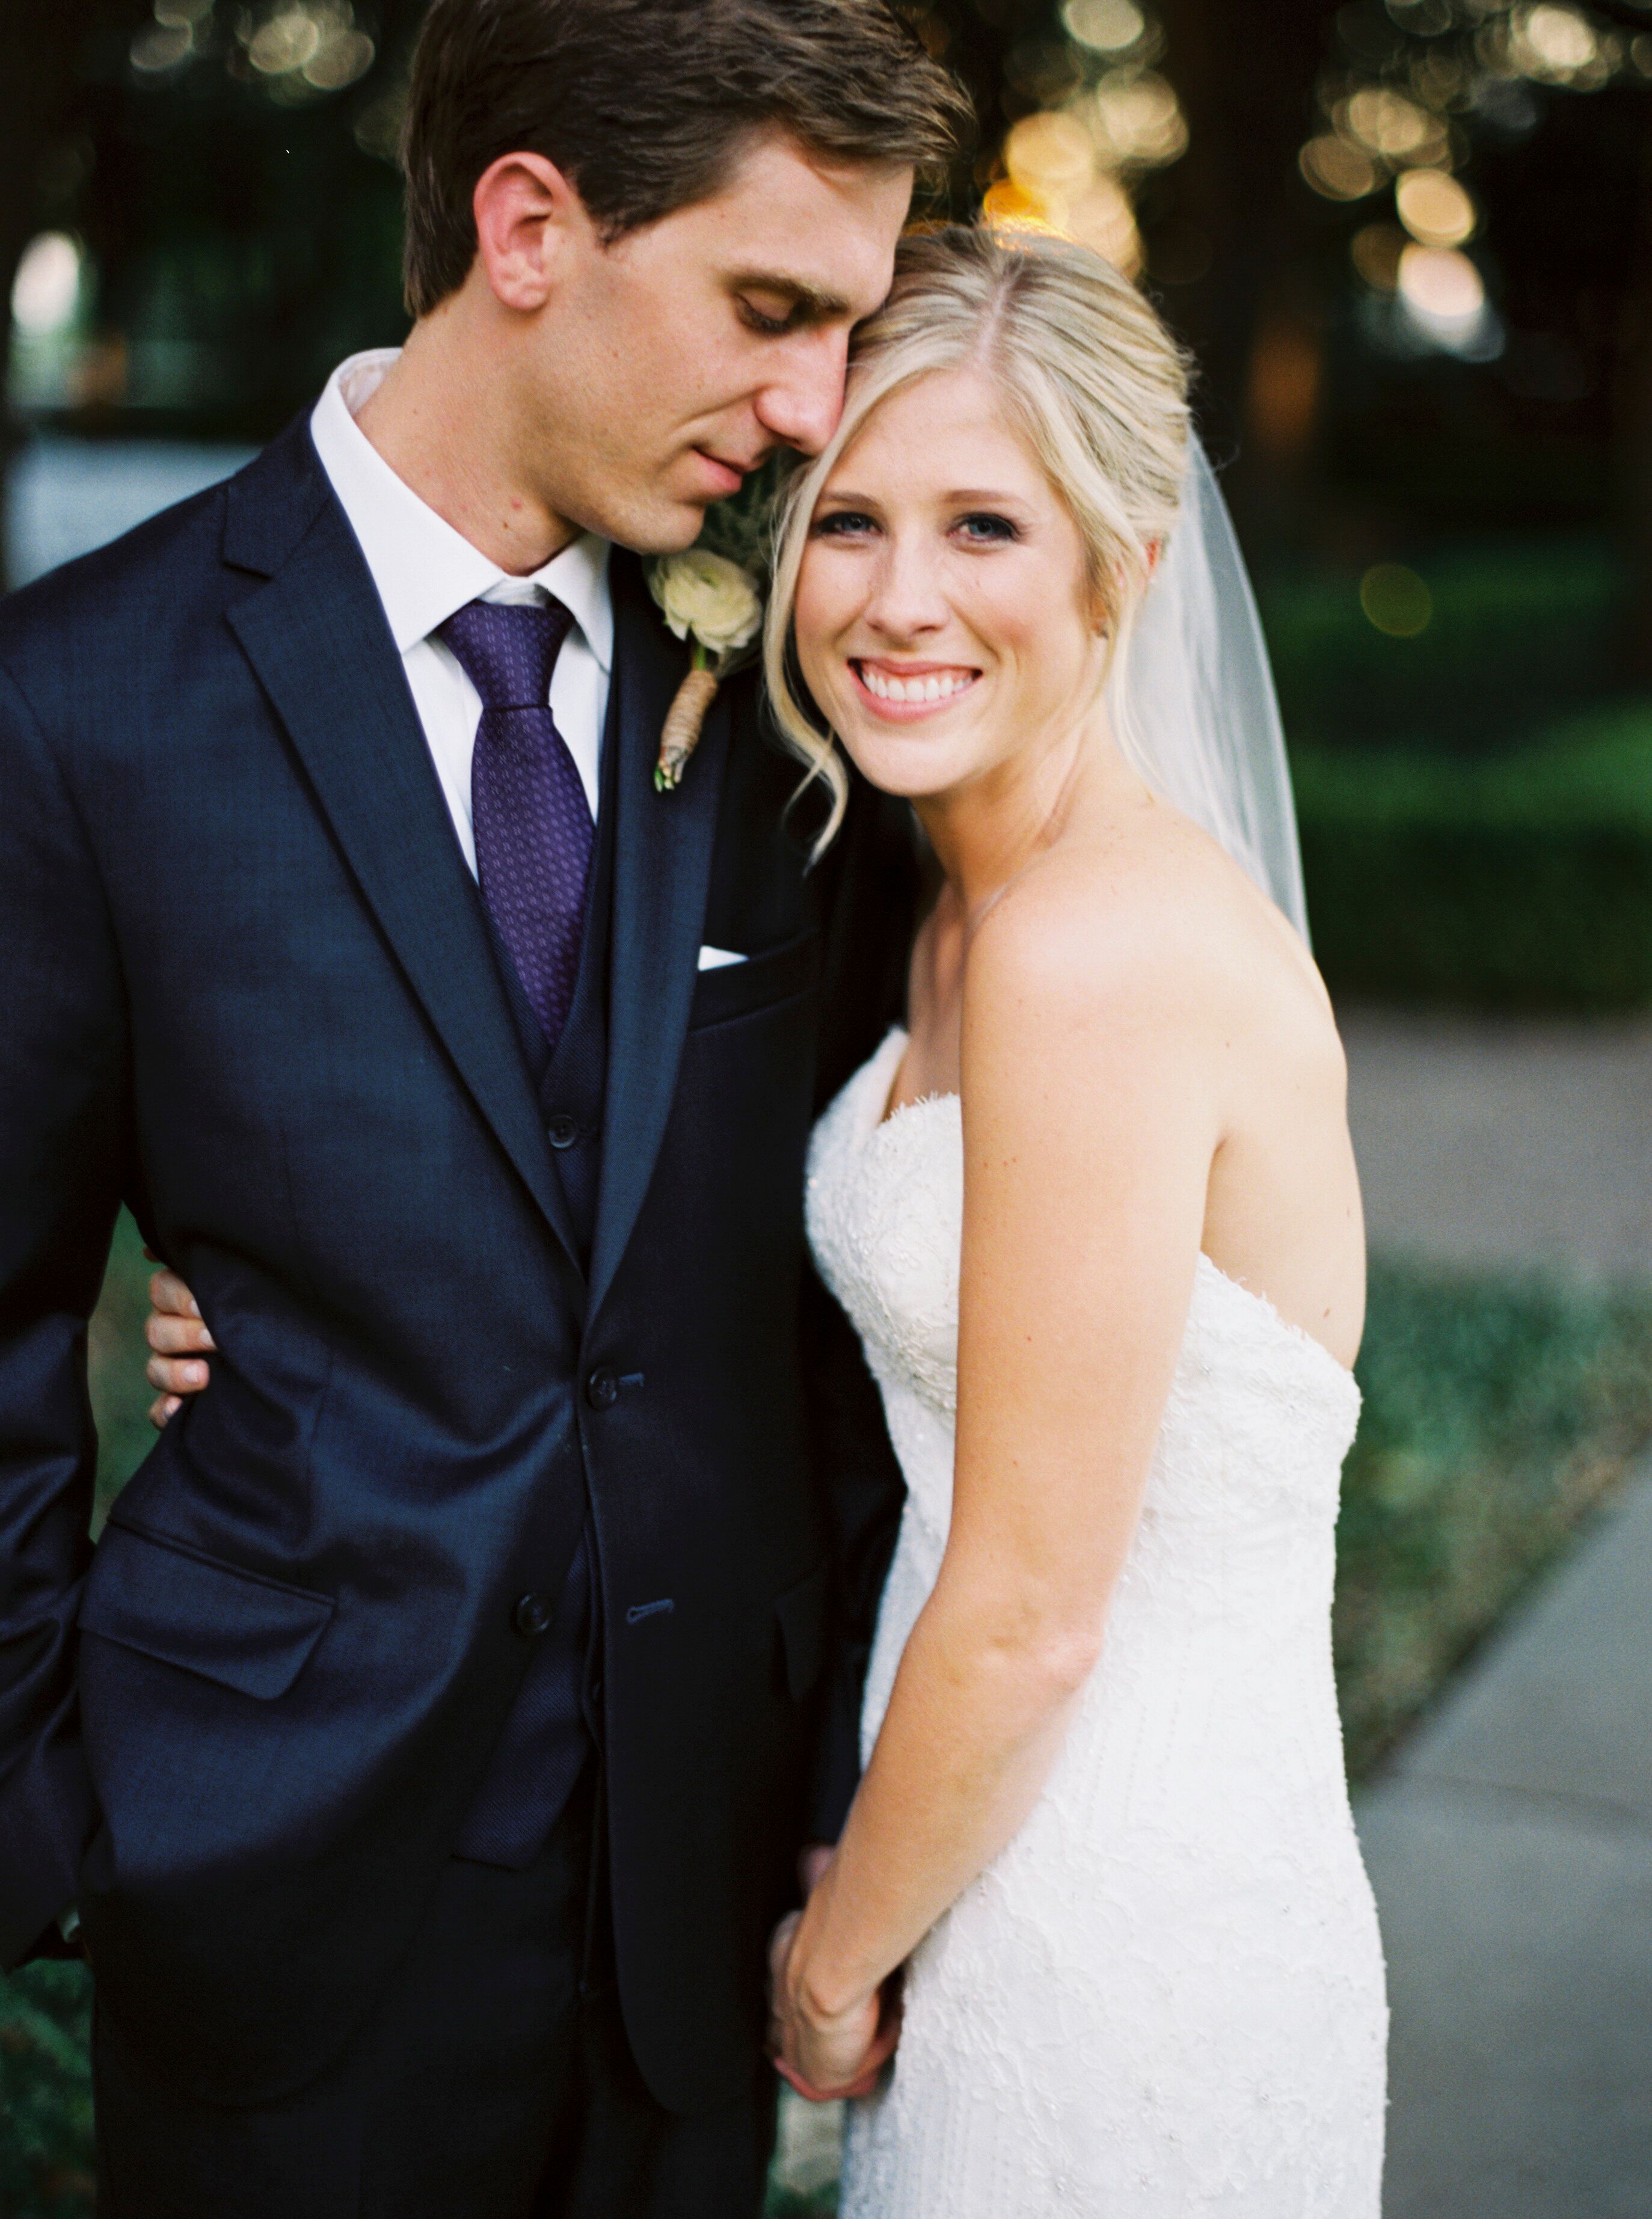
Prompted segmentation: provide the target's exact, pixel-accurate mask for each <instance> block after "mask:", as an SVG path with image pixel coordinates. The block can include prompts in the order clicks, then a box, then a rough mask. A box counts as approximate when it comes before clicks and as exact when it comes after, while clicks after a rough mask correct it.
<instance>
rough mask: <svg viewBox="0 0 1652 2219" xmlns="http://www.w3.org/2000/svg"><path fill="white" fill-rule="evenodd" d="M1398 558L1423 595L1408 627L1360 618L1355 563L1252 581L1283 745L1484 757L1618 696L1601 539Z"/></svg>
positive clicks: (1611, 558)
mask: <svg viewBox="0 0 1652 2219" xmlns="http://www.w3.org/2000/svg"><path fill="white" fill-rule="evenodd" d="M1401 560H1402V561H1403V562H1404V563H1406V564H1407V566H1408V567H1410V568H1412V569H1413V570H1414V572H1415V574H1416V575H1418V576H1419V577H1420V578H1421V579H1422V581H1423V583H1424V585H1425V587H1426V589H1427V594H1428V597H1429V600H1430V602H1431V604H1432V608H1431V612H1430V614H1429V617H1428V621H1427V622H1426V624H1425V626H1424V628H1423V629H1422V631H1419V632H1418V633H1416V634H1415V635H1413V637H1407V638H1396V637H1394V636H1393V635H1392V634H1391V633H1388V632H1383V631H1378V630H1377V629H1376V626H1375V625H1373V624H1372V623H1371V622H1370V620H1369V618H1368V617H1367V616H1366V614H1365V612H1364V609H1363V606H1362V605H1361V601H1360V581H1361V576H1362V572H1361V571H1360V570H1359V569H1356V568H1353V567H1349V568H1347V569H1332V568H1330V567H1327V566H1325V565H1320V566H1319V567H1316V568H1315V569H1311V570H1310V569H1281V570H1276V571H1275V572H1273V573H1272V574H1270V575H1264V576H1262V577H1259V578H1258V581H1257V599H1258V605H1259V606H1260V608H1261V612H1262V619H1263V625H1264V629H1265V630H1266V632H1267V635H1268V646H1269V650H1270V654H1271V656H1272V659H1273V667H1274V675H1275V679H1276V682H1277V685H1278V688H1279V699H1280V705H1281V708H1282V711H1283V713H1284V718H1285V730H1287V732H1288V733H1289V735H1290V738H1291V742H1292V744H1293V746H1304V747H1313V748H1325V749H1346V750H1349V751H1351V752H1355V753H1359V752H1363V751H1364V750H1366V749H1373V748H1375V749H1404V750H1407V751H1408V752H1413V753H1427V754H1434V755H1456V756H1464V755H1473V756H1481V757H1487V756H1493V755H1501V754H1506V753H1509V752H1511V751H1512V750H1515V749H1520V748H1523V747H1527V746H1530V745H1531V744H1532V743H1533V742H1534V741H1535V740H1537V738H1538V737H1540V736H1541V735H1542V734H1543V732H1544V731H1545V730H1548V729H1549V728H1550V727H1551V726H1553V725H1554V724H1556V722H1557V721H1558V720H1559V719H1560V718H1563V717H1566V716H1568V715H1572V714H1575V713H1577V712H1580V711H1586V710H1593V709H1594V708H1596V707H1599V706H1603V705H1607V704H1608V703H1610V701H1611V700H1612V698H1613V697H1614V695H1615V694H1616V693H1621V691H1622V687H1623V680H1622V677H1621V670H1622V654H1621V644H1622V636H1623V632H1624V629H1625V620H1624V608H1625V603H1626V600H1627V590H1626V585H1625V581H1624V570H1623V565H1622V563H1621V560H1620V559H1619V557H1618V554H1617V552H1616V550H1615V549H1614V548H1613V546H1612V543H1611V541H1610V540H1609V539H1607V538H1605V536H1604V535H1601V534H1593V533H1575V534H1565V533H1557V532H1545V533H1543V534H1541V535H1540V536H1537V537H1536V538H1522V537H1520V536H1518V534H1510V535H1508V536H1506V537H1503V538H1496V539H1484V540H1464V541H1457V542H1455V543H1451V542H1447V543H1444V544H1438V545H1436V546H1433V547H1430V548H1426V549H1419V550H1415V551H1414V552H1411V553H1407V554H1404V555H1402V556H1401Z"/></svg>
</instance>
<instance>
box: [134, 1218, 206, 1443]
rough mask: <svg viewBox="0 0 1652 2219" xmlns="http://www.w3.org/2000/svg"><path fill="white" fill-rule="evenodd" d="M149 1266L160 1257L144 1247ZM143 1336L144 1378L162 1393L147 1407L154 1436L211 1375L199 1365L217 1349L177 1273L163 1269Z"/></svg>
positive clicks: (151, 1292)
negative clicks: (145, 1351)
mask: <svg viewBox="0 0 1652 2219" xmlns="http://www.w3.org/2000/svg"><path fill="white" fill-rule="evenodd" d="M144 1253H145V1255H146V1256H148V1257H149V1259H150V1261H151V1263H156V1262H158V1261H159V1259H158V1258H157V1257H155V1256H154V1255H152V1254H151V1252H150V1251H149V1250H148V1249H145V1251H144ZM144 1338H145V1339H146V1341H147V1342H148V1343H149V1346H150V1348H151V1349H152V1351H153V1353H152V1355H151V1357H150V1358H149V1362H148V1364H146V1367H145V1377H146V1378H147V1380H148V1382H149V1383H150V1385H151V1386H152V1387H158V1388H159V1389H160V1392H159V1394H158V1395H157V1396H156V1397H155V1399H154V1401H153V1402H152V1403H151V1404H150V1406H149V1422H150V1424H151V1425H152V1426H154V1428H155V1430H156V1432H157V1433H158V1432H159V1431H160V1430H161V1429H162V1427H163V1426H165V1424H166V1421H167V1420H168V1419H169V1418H171V1417H172V1416H173V1415H174V1414H176V1413H177V1410H178V1409H180V1408H182V1406H183V1397H184V1396H185V1395H198V1394H199V1393H200V1392H201V1389H202V1388H203V1387H204V1386H205V1385H206V1384H207V1383H208V1380H209V1379H210V1377H212V1374H211V1371H210V1368H209V1367H208V1365H207V1364H204V1363H202V1360H201V1359H202V1357H203V1356H204V1355H207V1354H209V1353H210V1352H211V1351H212V1350H213V1349H214V1347H215V1346H217V1344H216V1342H215V1341H214V1339H213V1337H212V1335H211V1334H210V1333H208V1331H207V1328H206V1327H205V1325H204V1324H203V1323H202V1317H201V1310H200V1307H199V1305H198V1304H197V1303H196V1298H195V1296H193V1295H192V1294H191V1293H190V1292H189V1289H188V1288H187V1287H186V1286H185V1285H184V1284H183V1280H182V1279H180V1278H179V1277H178V1276H177V1272H176V1271H167V1270H166V1269H165V1267H164V1266H163V1268H162V1269H161V1270H160V1271H157V1272H156V1274H155V1276H154V1277H153V1278H152V1279H151V1281H150V1282H149V1318H148V1321H147V1323H146V1325H145V1327H144Z"/></svg>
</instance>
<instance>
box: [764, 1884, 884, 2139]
mask: <svg viewBox="0 0 1652 2219" xmlns="http://www.w3.org/2000/svg"><path fill="white" fill-rule="evenodd" d="M802 1923H803V1913H802V1912H801V1911H793V1912H792V1914H791V1916H790V1917H789V1918H784V1919H782V1920H781V1922H780V1924H779V1926H777V1927H776V1929H775V1930H774V1938H773V1941H772V1942H770V1944H769V1995H770V2019H769V2054H770V2055H771V2057H773V2061H774V2065H775V2069H776V2070H777V2071H778V2072H779V2073H780V2074H781V2075H782V2076H783V2077H784V2078H785V2079H787V2080H789V2081H790V2082H791V2084H792V2086H793V2087H794V2088H795V2089H796V2090H797V2092H798V2094H799V2095H800V2096H805V2097H807V2098H808V2099H809V2101H810V2103H811V2104H827V2103H831V2102H834V2101H835V2099H836V2098H839V2097H842V2096H869V2095H870V2094H871V2093H872V2092H873V2089H874V2088H875V2087H876V2086H877V2085H878V2076H879V2073H881V2072H882V2071H883V2068H884V2067H885V2065H886V2064H887V2063H888V2061H889V2060H890V2058H891V2056H892V2055H893V2054H894V2051H895V2045H896V2043H897V2042H898V2041H899V2040H900V2033H901V2008H900V1985H899V1978H898V1975H897V1976H896V1977H895V1978H894V1979H892V1980H888V1981H885V1985H884V1987H883V1989H882V1991H881V1992H877V1993H874V1994H873V1995H871V1996H868V1997H866V1998H865V1999H864V2001H861V2002H859V2003H856V2004H853V2005H849V2006H848V2008H846V2009H845V2010H842V2011H835V2012H830V2013H827V2012H823V2011H820V2010H819V2009H818V2008H817V2007H811V2005H810V2004H809V2002H808V2000H807V1990H806V1987H805V1985H804V1980H803V1978H802V1971H803V1968H802V1966H801V1964H800V1962H799V1961H798V1950H797V1949H796V1947H795V1944H796V1942H797V1939H798V1928H799V1927H800V1925H801V1924H802Z"/></svg>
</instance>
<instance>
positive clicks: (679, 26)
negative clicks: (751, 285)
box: [402, 0, 972, 316]
mask: <svg viewBox="0 0 1652 2219" xmlns="http://www.w3.org/2000/svg"><path fill="white" fill-rule="evenodd" d="M971 122H972V111H971V109H970V105H969V101H968V98H967V96H966V94H965V92H964V91H963V90H962V88H961V87H960V85H959V84H958V83H957V81H956V80H955V79H954V78H953V77H952V76H950V75H949V74H948V72H947V71H945V70H944V69H942V68H941V65H940V64H939V63H937V62H935V61H933V60H931V59H930V58H929V56H928V53H926V52H925V51H924V49H923V47H922V45H921V43H920V42H919V40H918V39H917V37H916V34H914V32H913V31H912V30H911V29H910V28H909V26H908V25H907V24H906V23H905V22H904V21H903V20H902V19H901V18H900V16H898V15H897V13H896V12H895V9H894V8H893V7H892V6H891V5H890V4H889V0H433V5H432V8H431V10H430V13H429V15H428V16H426V17H425V26H424V29H423V31H422V32H421V33H420V35H419V47H418V51H417V53H416V54H415V56H414V59H413V84H412V90H411V93H410V96H409V100H408V108H407V127H406V132H405V134H404V138H403V146H402V152H403V160H404V165H405V168H406V172H407V252H406V264H405V268H406V279H407V307H408V309H409V312H410V313H411V314H413V315H415V316H422V315H424V314H426V313H427V312H428V311H429V310H430V309H432V308H434V307H435V306H436V304H437V302H438V301H442V300H444V299H445V298H446V297H447V295H449V294H450V293H454V292H456V291H457V290H458V289H459V287H460V286H461V285H463V283H464V281H465V278H466V277H467V275H468V274H469V269H470V265H471V263H472V262H473V261H474V260H475V252H476V227H475V217H474V215H473V214H472V212H471V199H472V196H473V195H474V193H475V187H476V181H477V179H478V178H479V177H481V174H482V172H483V171H485V170H487V169H488V167H489V166H490V165H491V164H493V163H494V162H496V161H497V160H498V159H499V158H500V155H501V154H509V153H512V152H528V153H534V154H540V155H543V157H544V158H545V159H546V160H547V161H549V162H554V163H555V164H556V167H557V168H558V169H559V170H561V171H562V172H563V173H564V175H566V176H567V177H569V178H570V179H571V180H572V181H573V183H574V185H575V186H576V188H577V189H578V191H579V194H580V197H581V200H582V201H583V202H584V203H585V205H586V208H587V209H588V210H589V212H590V214H591V215H592V216H593V219H594V220H595V221H596V223H597V224H598V225H599V227H600V229H601V230H602V232H603V233H604V234H605V235H606V237H607V238H608V239H611V240H612V239H618V238H622V237H623V236H624V234H625V233H627V232H629V231H635V230H637V229H638V228H639V227H641V226H643V225H644V224H649V223H654V222H656V221H658V220H659V218H660V217H661V216H664V215H669V214H670V213H671V212H672V210H673V209H674V208H686V207H687V206H688V205H689V203H690V202H694V201H698V200H703V199H705V198H706V197H707V196H709V195H710V194H711V193H713V192H715V191H716V190H717V188H718V186H719V185H720V184H721V183H723V181H724V178H725V177H727V175H728V173H729V171H730V169H731V168H732V166H733V165H734V164H735V163H736V160H737V159H738V158H739V156H740V153H741V152H742V148H743V147H744V146H746V145H747V144H748V143H749V141H750V140H751V139H752V137H753V136H754V135H755V134H756V133H758V132H760V131H761V130H763V129H765V128H775V127H779V128H781V129H784V130H786V131H789V132H790V133H791V134H792V135H793V136H794V137H795V138H797V139H798V140H799V141H800V142H801V143H802V144H803V145H804V146H806V147H808V148H809V149H810V152H814V153H817V154H823V155H827V156H829V157H832V158H836V159H838V160H848V161H858V162H868V163H888V164H890V165H902V166H904V165H909V164H910V165H912V166H913V167H915V168H916V170H917V171H919V172H920V173H921V174H923V175H926V176H929V177H934V176H935V175H936V174H937V173H940V172H944V171H945V170H946V168H947V165H948V164H949V162H950V161H951V160H952V159H953V157H954V156H955V155H956V154H957V152H958V151H959V148H960V145H961V144H962V143H963V142H964V140H965V139H966V134H967V133H968V130H969V127H970V125H971Z"/></svg>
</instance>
